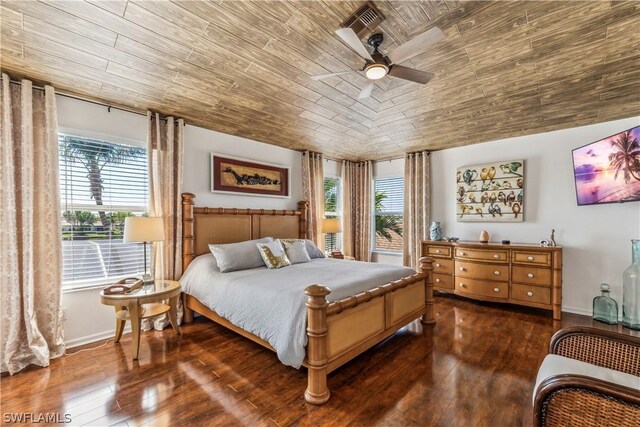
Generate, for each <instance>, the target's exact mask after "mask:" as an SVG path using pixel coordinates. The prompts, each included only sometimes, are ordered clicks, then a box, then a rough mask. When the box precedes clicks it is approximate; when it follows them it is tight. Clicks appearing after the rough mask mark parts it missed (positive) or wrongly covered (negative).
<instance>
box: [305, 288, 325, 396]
mask: <svg viewBox="0 0 640 427" xmlns="http://www.w3.org/2000/svg"><path fill="white" fill-rule="evenodd" d="M304 293H305V294H306V295H307V296H308V298H307V303H306V306H307V337H308V340H307V368H308V369H307V390H306V391H305V392H304V398H305V400H306V401H307V402H309V403H312V404H314V405H322V404H323V403H325V402H326V401H327V400H329V388H328V387H327V306H328V305H329V303H328V302H327V295H329V294H330V293H331V291H330V290H329V288H327V287H326V286H322V285H311V286H309V287H307V288H306V289H305V290H304Z"/></svg>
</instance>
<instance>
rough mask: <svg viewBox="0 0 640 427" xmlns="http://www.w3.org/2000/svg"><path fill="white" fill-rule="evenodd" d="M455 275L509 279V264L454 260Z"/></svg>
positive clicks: (473, 277) (499, 279) (472, 277)
mask: <svg viewBox="0 0 640 427" xmlns="http://www.w3.org/2000/svg"><path fill="white" fill-rule="evenodd" d="M455 275H456V276H460V277H469V278H471V279H487V280H498V281H507V280H509V265H507V264H476V263H474V262H469V261H460V260H456V263H455Z"/></svg>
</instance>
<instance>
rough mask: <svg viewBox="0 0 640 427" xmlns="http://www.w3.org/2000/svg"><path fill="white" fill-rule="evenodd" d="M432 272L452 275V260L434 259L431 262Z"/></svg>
mask: <svg viewBox="0 0 640 427" xmlns="http://www.w3.org/2000/svg"><path fill="white" fill-rule="evenodd" d="M433 272H434V273H440V274H453V260H452V259H439V258H437V259H434V260H433Z"/></svg>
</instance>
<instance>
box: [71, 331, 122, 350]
mask: <svg viewBox="0 0 640 427" xmlns="http://www.w3.org/2000/svg"><path fill="white" fill-rule="evenodd" d="M129 332H131V326H129V325H127V326H125V328H124V331H123V334H128V333H129ZM113 334H114V331H113V330H110V331H103V332H98V333H96V334H91V335H87V336H84V337H80V338H74V339H71V340H68V341H65V345H66V348H67V349H70V348H74V347H79V346H81V345H85V344H91V343H93V342H96V341H100V340H105V339H108V338H113Z"/></svg>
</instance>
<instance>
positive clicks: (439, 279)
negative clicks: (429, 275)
mask: <svg viewBox="0 0 640 427" xmlns="http://www.w3.org/2000/svg"><path fill="white" fill-rule="evenodd" d="M433 287H434V288H436V289H445V290H448V291H452V290H453V276H452V275H450V274H434V275H433Z"/></svg>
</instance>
